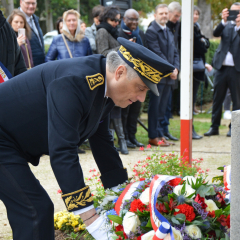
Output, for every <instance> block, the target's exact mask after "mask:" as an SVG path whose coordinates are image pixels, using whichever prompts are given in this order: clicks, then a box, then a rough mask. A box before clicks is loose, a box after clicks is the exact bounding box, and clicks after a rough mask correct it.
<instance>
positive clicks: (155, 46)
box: [146, 21, 179, 85]
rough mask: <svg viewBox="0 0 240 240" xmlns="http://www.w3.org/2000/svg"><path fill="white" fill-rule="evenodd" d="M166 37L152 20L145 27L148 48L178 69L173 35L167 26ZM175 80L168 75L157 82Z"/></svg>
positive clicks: (173, 81) (170, 83)
mask: <svg viewBox="0 0 240 240" xmlns="http://www.w3.org/2000/svg"><path fill="white" fill-rule="evenodd" d="M166 31H167V39H166V38H165V36H164V32H163V30H162V29H161V28H160V26H159V25H158V24H157V23H156V21H153V22H152V24H151V26H150V27H149V28H148V29H147V32H146V39H147V45H148V48H149V49H150V50H151V51H153V52H154V53H156V54H157V55H158V56H160V57H161V58H163V59H164V60H166V61H168V62H169V63H170V64H172V65H173V66H174V67H175V68H177V69H178V70H179V55H178V51H177V49H176V47H175V42H174V36H173V34H172V32H171V31H170V30H169V28H168V27H167V28H166ZM174 83H175V80H172V79H171V78H170V77H166V78H163V79H162V80H161V81H160V83H159V84H167V85H173V84H174Z"/></svg>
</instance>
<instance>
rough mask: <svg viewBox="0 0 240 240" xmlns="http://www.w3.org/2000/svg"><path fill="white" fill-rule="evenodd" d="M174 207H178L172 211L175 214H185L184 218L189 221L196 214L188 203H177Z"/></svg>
mask: <svg viewBox="0 0 240 240" xmlns="http://www.w3.org/2000/svg"><path fill="white" fill-rule="evenodd" d="M175 209H179V211H178V212H175V213H174V215H175V216H176V215H178V214H180V213H182V214H184V215H185V216H186V220H188V221H189V222H191V221H192V220H193V219H194V218H195V216H196V215H195V213H194V209H193V207H191V206H189V205H188V204H185V203H184V204H181V205H178V206H177V207H176V208H175Z"/></svg>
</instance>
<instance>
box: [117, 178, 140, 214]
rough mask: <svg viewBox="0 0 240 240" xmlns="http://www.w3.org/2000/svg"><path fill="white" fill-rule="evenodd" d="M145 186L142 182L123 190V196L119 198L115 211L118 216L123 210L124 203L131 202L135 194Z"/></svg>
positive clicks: (129, 185) (132, 184) (131, 184)
mask: <svg viewBox="0 0 240 240" xmlns="http://www.w3.org/2000/svg"><path fill="white" fill-rule="evenodd" d="M143 184H144V181H140V182H134V183H130V184H128V185H127V186H126V188H125V189H124V190H123V192H122V194H121V195H120V196H119V198H118V200H117V202H116V204H115V211H116V212H117V214H118V215H119V214H120V211H121V210H122V206H123V203H124V202H125V201H126V200H130V199H131V198H132V196H133V193H134V192H135V191H136V190H137V189H138V188H139V187H140V186H141V185H143Z"/></svg>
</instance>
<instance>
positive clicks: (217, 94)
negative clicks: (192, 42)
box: [204, 2, 240, 137]
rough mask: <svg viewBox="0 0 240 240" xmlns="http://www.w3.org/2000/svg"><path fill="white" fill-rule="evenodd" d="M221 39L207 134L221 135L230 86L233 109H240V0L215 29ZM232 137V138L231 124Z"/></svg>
mask: <svg viewBox="0 0 240 240" xmlns="http://www.w3.org/2000/svg"><path fill="white" fill-rule="evenodd" d="M213 35H214V37H221V42H220V44H219V46H218V48H217V50H216V52H215V55H214V57H213V67H214V68H215V69H216V73H215V79H214V94H213V110H212V125H211V127H210V129H209V130H208V132H206V133H204V136H212V135H219V131H218V129H219V126H220V122H221V116H222V103H223V101H224V98H225V96H226V92H227V89H228V88H229V89H230V92H231V95H232V102H233V111H236V110H239V109H240V94H239V93H240V2H236V3H233V4H232V6H231V8H230V10H228V9H227V8H225V9H223V11H222V21H221V23H219V25H218V26H217V27H216V29H215V30H214V32H213ZM227 136H228V137H231V124H230V125H229V131H228V133H227Z"/></svg>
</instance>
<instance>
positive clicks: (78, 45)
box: [46, 34, 92, 62]
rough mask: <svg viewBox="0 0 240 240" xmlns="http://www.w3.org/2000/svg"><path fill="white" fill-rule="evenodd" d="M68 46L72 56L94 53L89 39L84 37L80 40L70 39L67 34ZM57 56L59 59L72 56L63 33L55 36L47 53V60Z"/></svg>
mask: <svg viewBox="0 0 240 240" xmlns="http://www.w3.org/2000/svg"><path fill="white" fill-rule="evenodd" d="M65 39H66V41H67V44H68V47H69V49H70V51H71V53H72V57H73V58H74V57H83V56H88V55H91V54H92V50H91V47H90V44H89V40H88V39H87V38H86V37H84V38H83V39H82V40H81V41H80V42H78V41H69V39H68V38H67V37H66V36H65ZM56 58H57V60H60V59H65V58H70V55H69V53H68V50H67V47H66V45H65V43H64V40H63V37H62V34H59V35H58V36H56V37H54V38H53V41H52V44H51V46H50V48H49V50H48V53H47V55H46V62H49V61H53V60H55V59H56Z"/></svg>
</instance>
